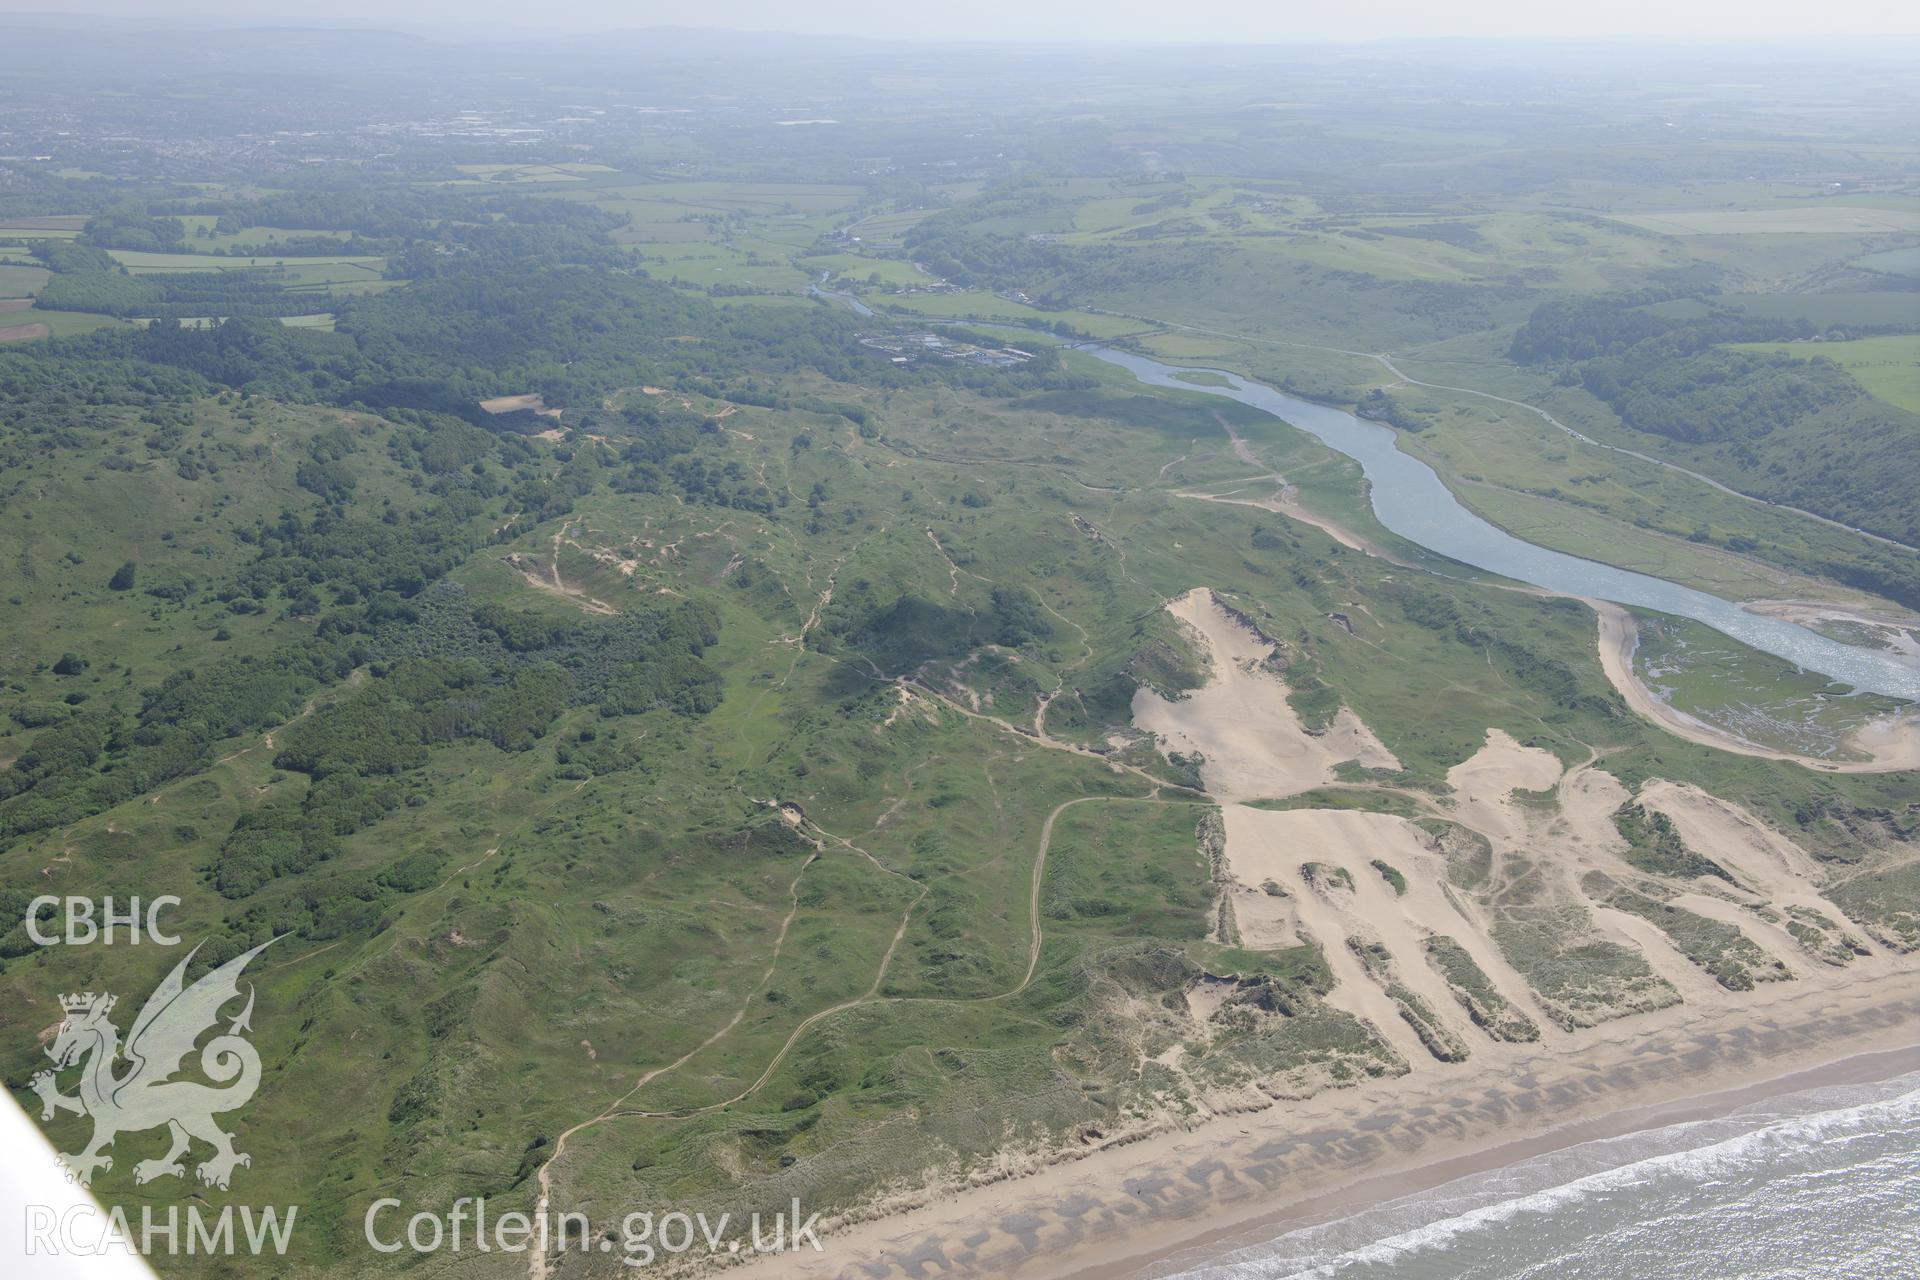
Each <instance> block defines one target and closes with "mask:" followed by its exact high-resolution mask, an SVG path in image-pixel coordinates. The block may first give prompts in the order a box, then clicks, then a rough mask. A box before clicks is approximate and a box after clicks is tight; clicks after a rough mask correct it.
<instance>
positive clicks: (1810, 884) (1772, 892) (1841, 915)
mask: <svg viewBox="0 0 1920 1280" xmlns="http://www.w3.org/2000/svg"><path fill="white" fill-rule="evenodd" d="M1640 803H1641V804H1643V805H1645V806H1646V807H1647V808H1649V809H1653V810H1655V811H1657V812H1659V813H1663V814H1665V815H1666V816H1667V818H1668V819H1670V820H1671V821H1672V822H1673V825H1674V828H1675V829H1676V830H1677V831H1679V833H1680V838H1681V840H1683V841H1685V842H1686V845H1687V847H1688V848H1689V849H1692V850H1693V851H1694V852H1696V853H1698V854H1700V855H1701V856H1702V857H1706V858H1711V859H1713V860H1714V861H1715V862H1717V863H1719V864H1720V865H1721V866H1723V867H1725V868H1726V869H1727V870H1728V872H1730V873H1731V874H1732V875H1733V876H1734V877H1735V878H1736V879H1737V880H1739V881H1740V883H1741V885H1742V886H1743V887H1745V888H1747V889H1751V890H1752V891H1753V892H1754V893H1756V894H1757V895H1759V896H1760V897H1762V898H1764V899H1766V900H1767V901H1768V902H1769V903H1771V904H1772V905H1774V906H1775V907H1779V908H1792V907H1804V908H1806V909H1808V910H1811V911H1817V912H1819V913H1820V914H1821V915H1823V916H1826V917H1827V918H1828V919H1830V920H1832V921H1834V922H1835V923H1837V924H1839V925H1840V926H1841V927H1843V928H1845V929H1847V930H1848V931H1849V932H1851V933H1853V934H1855V935H1856V936H1858V937H1862V938H1864V937H1866V936H1867V934H1866V930H1864V929H1862V928H1861V927H1860V926H1859V925H1858V924H1856V923H1855V922H1854V921H1852V920H1850V919H1849V918H1848V917H1847V914H1846V913H1845V912H1844V911H1842V910H1841V909H1840V908H1839V907H1837V906H1835V905H1834V904H1833V903H1832V902H1831V901H1830V900H1829V899H1827V898H1826V897H1825V896H1824V895H1823V894H1822V893H1821V892H1820V884H1821V881H1822V880H1823V879H1825V876H1824V875H1823V874H1822V872H1821V871H1820V868H1819V864H1817V863H1816V862H1815V861H1814V860H1813V857H1812V856H1811V855H1810V854H1808V853H1807V851H1806V850H1804V849H1802V848H1801V847H1800V846H1799V845H1797V844H1795V843H1794V842H1793V841H1791V840H1789V839H1787V837H1786V836H1784V835H1782V834H1781V833H1780V832H1778V831H1775V830H1774V829H1773V828H1772V827H1769V826H1767V825H1766V824H1765V823H1764V822H1761V821H1760V820H1759V819H1758V818H1755V817H1754V816H1753V815H1752V814H1750V813H1748V812H1747V811H1746V810H1744V809H1742V808H1740V807H1739V806H1738V805H1734V804H1730V803H1728V802H1727V801H1725V800H1721V799H1719V798H1718V797H1716V796H1710V795H1708V794H1707V793H1706V792H1704V791H1702V790H1700V789H1699V788H1698V787H1692V786H1685V785H1682V784H1680V783H1674V782H1663V781H1660V780H1657V779H1656V780H1655V781H1652V782H1649V783H1647V784H1646V785H1645V786H1644V787H1642V788H1641V789H1640ZM1743 927H1746V926H1744V925H1743ZM1771 949H1773V950H1775V951H1778V950H1779V949H1778V948H1777V947H1776V948H1771ZM1786 954H1787V955H1791V954H1792V951H1788V952H1787V953H1786Z"/></svg>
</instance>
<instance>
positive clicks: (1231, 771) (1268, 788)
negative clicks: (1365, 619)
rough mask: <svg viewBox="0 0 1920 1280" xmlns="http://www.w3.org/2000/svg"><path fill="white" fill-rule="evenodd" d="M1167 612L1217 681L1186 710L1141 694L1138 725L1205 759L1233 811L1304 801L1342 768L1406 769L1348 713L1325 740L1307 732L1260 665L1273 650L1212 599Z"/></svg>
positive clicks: (1194, 599)
mask: <svg viewBox="0 0 1920 1280" xmlns="http://www.w3.org/2000/svg"><path fill="white" fill-rule="evenodd" d="M1167 609H1168V611H1169V612H1171V613H1172V614H1173V616H1174V617H1176V618H1178V619H1180V621H1181V622H1183V623H1185V624H1186V625H1187V626H1188V627H1189V628H1191V631H1192V634H1193V636H1194V638H1195V641H1196V643H1197V644H1198V645H1200V646H1201V648H1202V649H1203V650H1204V652H1205V653H1206V654H1207V656H1208V657H1209V658H1210V660H1211V662H1212V667H1213V678H1212V679H1211V680H1209V681H1208V682H1207V685H1206V687H1205V688H1203V689H1200V690H1197V691H1196V692H1194V693H1193V694H1191V695H1189V696H1188V697H1186V698H1183V699H1181V700H1180V701H1178V702H1171V701H1168V700H1167V699H1165V698H1163V697H1161V696H1160V695H1159V694H1157V693H1155V692H1154V691H1153V690H1151V689H1147V688H1142V689H1140V690H1139V691H1138V692H1137V693H1135V694H1134V698H1133V722H1134V724H1136V725H1137V726H1139V727H1140V728H1142V729H1144V730H1146V731H1148V732H1150V733H1153V734H1155V735H1156V736H1157V737H1158V738H1159V739H1160V743H1161V747H1162V749H1163V750H1166V751H1179V752H1182V753H1187V754H1191V753H1194V752H1198V753H1200V755H1201V756H1203V757H1204V763H1203V764H1202V765H1201V766H1200V777H1201V779H1202V781H1204V782H1205V784H1206V788H1207V792H1208V794H1210V795H1212V796H1214V797H1215V798H1217V799H1219V800H1221V801H1223V802H1228V803H1231V802H1233V801H1239V800H1253V799H1258V798H1260V797H1263V796H1289V795H1297V794H1298V793H1300V792H1302V791H1310V790H1312V789H1313V788H1315V787H1318V786H1322V785H1324V784H1325V783H1328V782H1331V781H1332V780H1333V766H1334V765H1336V764H1339V763H1340V762H1341V761H1343V760H1358V761H1359V762H1360V763H1361V764H1363V765H1366V766H1368V767H1369V768H1381V769H1397V768H1399V767H1400V762H1399V761H1398V760H1396V759H1395V758H1394V756H1393V753H1392V752H1390V751H1388V750H1387V749H1386V747H1384V746H1382V745H1381V743H1380V740H1379V739H1378V738H1376V737H1374V736H1373V733H1372V731H1371V730H1369V729H1368V728H1367V727H1366V726H1365V725H1364V724H1362V723H1360V719H1359V717H1357V716H1355V715H1354V714H1353V713H1352V712H1351V711H1348V710H1345V709H1344V708H1343V709H1342V710H1341V713H1340V715H1339V716H1338V717H1337V718H1336V719H1335V720H1334V722H1333V724H1332V725H1331V726H1330V727H1329V728H1328V729H1327V730H1326V732H1324V733H1319V734H1314V733H1309V732H1307V729H1306V727H1305V726H1304V725H1302V724H1301V723H1300V717H1299V716H1298V715H1296V714H1294V710H1293V708H1292V707H1291V706H1289V705H1288V704H1287V687H1286V685H1285V684H1284V683H1283V682H1282V681H1281V680H1280V678H1279V677H1278V676H1277V675H1275V674H1274V673H1273V672H1271V671H1269V670H1267V669H1266V668H1265V667H1264V666H1263V665H1262V664H1263V663H1264V662H1265V661H1266V659H1267V658H1268V656H1269V655H1270V654H1271V653H1272V651H1273V644H1272V642H1271V641H1268V640H1265V639H1264V638H1263V637H1261V636H1259V635H1258V634H1256V633H1255V632H1254V630H1253V629H1252V628H1251V627H1249V626H1247V625H1245V624H1244V623H1242V622H1240V621H1239V620H1238V619H1236V618H1235V617H1233V615H1231V614H1229V613H1228V612H1227V611H1226V610H1225V609H1223V608H1222V607H1221V606H1220V603H1219V601H1218V600H1216V599H1215V598H1214V596H1213V593H1212V592H1211V591H1209V590H1207V589H1205V588H1196V589H1195V590H1193V591H1190V592H1188V593H1187V594H1186V595H1184V596H1181V597H1180V598H1179V599H1178V600H1175V601H1173V602H1172V603H1170V604H1169V605H1168V606H1167Z"/></svg>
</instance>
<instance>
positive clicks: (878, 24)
mask: <svg viewBox="0 0 1920 1280" xmlns="http://www.w3.org/2000/svg"><path fill="white" fill-rule="evenodd" d="M36 12H38V13H46V12H57V13H61V14H65V15H80V14H91V13H117V14H130V15H137V16H138V17H140V18H144V19H147V20H156V19H162V18H165V17H172V16H180V17H203V18H205V17H211V18H218V19H224V20H239V21H244V22H248V23H253V24H260V25H287V24H291V23H297V22H300V21H302V20H305V19H309V18H312V19H316V20H320V21H325V22H327V23H328V24H329V25H332V24H337V23H348V24H354V23H361V24H366V25H378V26H394V25H438V24H443V23H454V24H460V25H463V26H472V25H473V24H492V23H499V24H502V25H509V26H514V27H520V28H526V27H530V26H543V27H547V28H549V29H555V30H604V29H608V28H615V27H649V26H662V25H671V26H695V27H734V28H741V29H748V30H761V31H806V32H814V33H825V34H842V33H856V34H867V35H875V36H890V37H895V38H901V37H906V38H921V37H933V38H941V39H969V38H971V39H989V40H1006V39H1015V40H1018V39H1030V40H1061V39H1080V40H1084V39H1105V40H1131V41H1163V40H1220V41H1235V42H1238V41H1288V40H1328V39H1332V40H1366V39H1379V38H1392V37H1407V36H1546V37H1556V36H1557V37H1567V36H1580V37H1588V36H1602V37H1614V38H1631V39H1647V38H1656V39H1658V38H1667V39H1680V40H1718V41H1725V40H1736V41H1740V40H1767V41H1780V40H1786V41H1800V40H1806V39H1809V38H1812V39H1818V38H1819V37H1822V36H1888V35H1903V36H1916V35H1920V3H1914V2H1913V0H1820V2H1818V3H1810V2H1809V0H1599V2H1593V0H1589V2H1587V3H1566V2H1565V0H1559V2H1556V0H1452V2H1451V3H1449V2H1448V0H1346V3H1340V0H1333V2H1332V3H1329V2H1328V0H1173V2H1169V0H919V2H918V3H914V2H913V0H546V3H542V4H537V5H528V4H527V3H525V0H0V13H36Z"/></svg>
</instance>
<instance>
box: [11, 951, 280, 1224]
mask: <svg viewBox="0 0 1920 1280" xmlns="http://www.w3.org/2000/svg"><path fill="white" fill-rule="evenodd" d="M271 945H273V943H272V940H269V941H267V942H263V943H261V944H260V945H259V946H257V947H255V948H254V949H253V950H251V951H249V952H247V953H246V954H245V955H241V956H235V957H234V958H233V959H231V960H229V961H227V962H226V963H225V964H223V965H221V966H220V967H219V968H217V969H215V970H213V971H212V972H211V973H209V974H207V975H206V976H205V977H203V978H201V979H200V980H199V981H198V982H195V983H194V984H193V985H192V986H187V985H186V981H185V979H186V972H187V965H188V964H189V963H190V962H191V961H192V960H193V953H194V952H197V951H199V949H200V948H199V947H195V948H194V949H193V952H189V953H188V954H187V958H186V959H185V960H182V961H181V962H180V963H179V964H177V965H175V966H174V968H173V972H172V973H170V974H168V975H167V977H166V980H165V981H164V982H162V983H161V984H160V985H159V986H158V987H156V988H155V989H154V992H153V994H152V995H150V996H148V997H147V1002H146V1004H144V1005H142V1006H141V1008H140V1014H139V1016H138V1017H136V1018H135V1019H134V1020H133V1029H132V1030H131V1031H129V1032H128V1033H127V1040H126V1043H125V1044H124V1045H122V1044H121V1043H120V1031H119V1028H117V1027H115V1026H114V1025H113V1023H112V1022H111V1021H109V1020H108V1017H107V1015H108V1014H110V1013H112V1012H113V1006H114V1004H115V1002H116V1000H115V997H114V996H112V995H109V994H107V993H105V992H102V993H100V994H99V995H95V994H94V993H93V992H91V991H89V992H87V993H86V994H84V995H70V996H61V997H60V1007H61V1008H62V1009H63V1010H64V1011H65V1013H66V1018H65V1020H64V1021H62V1022H61V1023H60V1029H59V1031H58V1032H57V1033H56V1034H55V1036H54V1040H53V1044H52V1045H51V1046H49V1047H48V1049H47V1056H48V1057H49V1058H52V1059H53V1062H54V1065H53V1069H52V1070H50V1071H42V1072H40V1073H39V1074H38V1075H36V1076H34V1077H33V1080H32V1081H31V1084H32V1086H33V1091H34V1092H35V1093H37V1094H39V1095H40V1118H41V1119H42V1120H51V1119H53V1117H54V1115H55V1114H56V1113H58V1112H62V1111H70V1112H73V1113H74V1114H76V1115H86V1116H92V1117H93V1140H92V1141H91V1142H89V1143H87V1145H86V1149H85V1150H83V1151H80V1152H79V1153H77V1154H72V1155H68V1154H64V1153H63V1154H62V1155H61V1157H60V1162H61V1164H62V1165H64V1166H65V1167H66V1169H67V1171H68V1174H69V1175H70V1176H71V1177H72V1178H73V1179H74V1180H75V1181H77V1182H78V1183H79V1184H80V1185H81V1186H83V1187H84V1186H87V1185H89V1184H90V1183H91V1182H92V1181H93V1174H94V1171H95V1170H96V1169H106V1170H111V1169H112V1168H113V1158H112V1157H111V1156H109V1155H106V1154H104V1150H105V1148H107V1147H110V1146H112V1145H113V1140H114V1138H115V1137H116V1136H117V1135H119V1134H122V1133H135V1132H139V1131H140V1130H144V1129H157V1128H159V1127H160V1126H162V1125H165V1126H166V1128H167V1130H168V1132H169V1133H170V1134H171V1135H172V1139H173V1145H172V1147H171V1148H170V1149H169V1150H168V1151H167V1154H166V1155H164V1156H162V1157H160V1158H159V1159H157V1160H142V1161H141V1162H140V1163H139V1164H137V1165H135V1166H134V1167H133V1179H134V1181H135V1182H140V1183H146V1182H152V1181H153V1180H154V1179H156V1178H166V1177H173V1178H180V1177H185V1176H186V1171H187V1170H186V1165H185V1164H184V1163H182V1161H181V1157H182V1156H184V1155H186V1154H187V1152H188V1149H189V1148H190V1147H191V1146H192V1145H193V1140H194V1139H196V1138H197V1139H199V1140H200V1141H201V1142H204V1143H207V1144H209V1145H211V1146H212V1147H213V1155H212V1157H211V1158H209V1159H207V1160H205V1161H203V1162H201V1164H200V1165H199V1166H198V1167H197V1168H196V1169H195V1171H194V1172H195V1173H196V1174H198V1175H199V1178H200V1181H201V1182H202V1183H204V1184H206V1185H207V1186H210V1187H219V1188H220V1189H221V1190H225V1189H226V1187H227V1184H228V1182H229V1181H230V1180H231V1179H232V1177H233V1171H234V1168H235V1167H236V1166H239V1165H250V1164H252V1163H253V1161H252V1158H251V1157H249V1156H247V1155H245V1154H244V1153H242V1152H239V1151H235V1150H234V1149H233V1135H232V1134H230V1133H228V1132H226V1131H225V1130H224V1129H222V1128H221V1127H220V1126H219V1124H218V1123H216V1122H215V1120H214V1117H215V1116H217V1115H219V1114H220V1113H221V1112H225V1111H233V1110H235V1109H236V1108H239V1107H242V1106H245V1105H246V1103H247V1101H248V1100H249V1099H250V1098H252V1097H253V1094H254V1091H255V1090H256V1089H258V1088H259V1087H260V1055H259V1054H258V1053H257V1052H256V1051H255V1050H254V1047H253V1046H252V1045H251V1044H248V1043H247V1041H246V1040H245V1039H244V1038H242V1036H241V1032H243V1031H251V1030H252V1029H253V1028H252V1026H251V1025H250V1024H249V1019H250V1018H251V1017H252V1016H253V987H252V985H251V984H249V985H248V987H247V1004H246V1008H244V1009H242V1010H241V1011H240V1014H239V1016H238V1017H236V1018H234V1019H233V1020H232V1022H231V1023H230V1024H229V1025H228V1027H227V1030H226V1031H225V1032H224V1033H222V1034H219V1035H216V1036H214V1037H213V1039H211V1040H209V1041H207V1043H206V1044H205V1045H204V1046H203V1047H202V1048H201V1049H200V1071H201V1073H202V1074H203V1075H205V1076H206V1078H207V1079H209V1080H211V1081H213V1082H214V1083H213V1084H212V1085H206V1084H202V1083H200V1082H199V1081H197V1080H181V1079H175V1076H176V1075H178V1074H179V1072H180V1071H181V1069H182V1067H183V1066H184V1065H185V1063H186V1059H187V1057H188V1055H190V1054H191V1053H192V1052H193V1050H194V1044H195V1042H196V1041H198V1040H199V1039H200V1036H201V1035H202V1033H204V1032H205V1031H207V1030H208V1029H209V1028H211V1027H213V1026H215V1024H217V1023H218V1022H219V1021H220V1010H221V1009H222V1008H224V1007H225V1006H226V1005H227V1004H228V1003H229V1002H230V1001H233V1000H237V999H239V997H240V971H241V970H243V969H245V968H246V967H247V962H248V961H250V960H252V959H253V958H254V957H255V956H257V955H259V954H260V953H261V952H262V951H264V950H266V949H267V948H268V947H269V946H271ZM121 1062H124V1063H125V1064H126V1069H125V1070H119V1069H118V1064H120V1063H121ZM75 1066H78V1067H79V1068H80V1080H79V1083H78V1085H77V1092H76V1093H75V1094H72V1095H68V1094H64V1093H61V1092H60V1086H59V1082H58V1076H59V1074H60V1072H62V1071H65V1070H67V1069H68V1068H69V1067H75Z"/></svg>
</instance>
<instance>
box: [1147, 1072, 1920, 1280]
mask: <svg viewBox="0 0 1920 1280" xmlns="http://www.w3.org/2000/svg"><path fill="white" fill-rule="evenodd" d="M1156 1274H1158V1275H1160V1276H1166V1277H1172V1276H1178V1277H1182V1278H1183V1280H1254V1278H1256V1277H1257V1278H1258V1280H1278V1278H1281V1277H1286V1278H1288V1280H1292V1278H1293V1277H1300V1278H1301V1280H1307V1278H1309V1277H1311V1278H1314V1280H1319V1278H1321V1277H1325V1278H1327V1280H1389V1278H1390V1280H1442V1278H1444V1280H1469V1278H1471V1280H1549V1278H1551V1280H1761V1278H1762V1277H1764V1278H1766V1280H1788V1278H1792V1280H1902V1278H1905V1277H1920V1073H1915V1074H1912V1075H1907V1076H1902V1077H1899V1078H1896V1079H1893V1080H1888V1081H1883V1082H1880V1083H1877V1084H1867V1085H1847V1086H1841V1087H1835V1088H1830V1089H1824V1090H1814V1091H1810V1092H1806V1093H1799V1094H1793V1095H1789V1096H1787V1097H1784V1098H1776V1099H1770V1100H1768V1101H1767V1102H1765V1103H1758V1104H1754V1105H1753V1106H1750V1107H1747V1108H1744V1109H1742V1110H1740V1111H1737V1112H1735V1113H1733V1114H1732V1115H1729V1116H1727V1117H1724V1118H1722V1119H1716V1120H1702V1121H1693V1122H1689V1123H1685V1124H1676V1125H1671V1126H1668V1127H1666V1128H1661V1129H1651V1130H1647V1131H1645V1132H1642V1133H1636V1134H1629V1135H1626V1136H1623V1137H1618V1138H1609V1139H1604V1140H1601V1141H1596V1142H1587V1143H1582V1144H1580V1145H1578V1146H1573V1147H1568V1148H1566V1149H1564V1150H1561V1151H1556V1152H1552V1153H1550V1154H1547V1155H1542V1156H1536V1157H1533V1158H1531V1159H1528V1160H1523V1161H1521V1162H1519V1163H1517V1164H1514V1165H1511V1166H1509V1167H1507V1168H1505V1169H1501V1170H1498V1171H1495V1172H1492V1173H1484V1174H1475V1175H1473V1176H1471V1177H1467V1178H1463V1179H1460V1180H1459V1181H1456V1182H1451V1183H1448V1184H1446V1185H1445V1186H1442V1187H1438V1188H1435V1189H1433V1190H1431V1191H1427V1192H1422V1193H1420V1194H1418V1195H1413V1196H1408V1197H1405V1198H1403V1199H1399V1200H1395V1201H1391V1202H1389V1203H1386V1204H1382V1205H1379V1206H1375V1207H1373V1208H1370V1209H1367V1210H1364V1211H1362V1212H1359V1213H1356V1214H1354V1215H1353V1216H1351V1217H1348V1218H1343V1219H1339V1220H1337V1221H1333V1222H1328V1223H1323V1224H1320V1225H1316V1226H1310V1227H1304V1228H1301V1229H1297V1230H1292V1231H1287V1232H1285V1233H1283V1234H1278V1235H1276V1236H1275V1237H1274V1238H1272V1239H1268V1240H1265V1241H1263V1242H1261V1243H1258V1244H1254V1245H1250V1246H1246V1247H1242V1248H1238V1249H1236V1250H1235V1251H1234V1252H1232V1253H1229V1254H1227V1255H1225V1256H1218V1257H1215V1258H1212V1259H1210V1260H1208V1261H1205V1262H1197V1261H1195V1260H1193V1259H1186V1260H1175V1261H1174V1262H1172V1263H1170V1264H1167V1265H1164V1266H1162V1267H1159V1268H1156Z"/></svg>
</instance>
